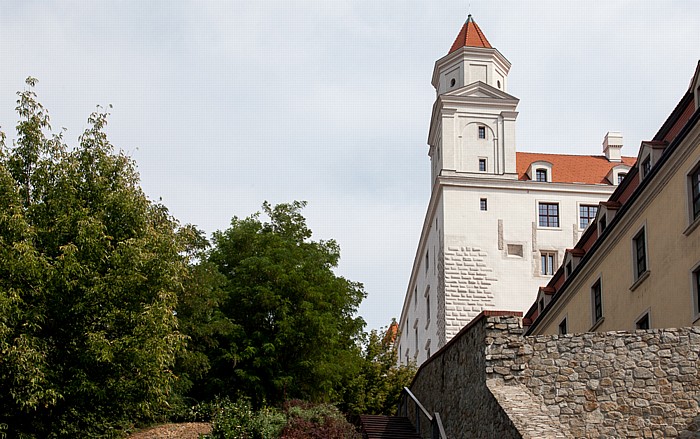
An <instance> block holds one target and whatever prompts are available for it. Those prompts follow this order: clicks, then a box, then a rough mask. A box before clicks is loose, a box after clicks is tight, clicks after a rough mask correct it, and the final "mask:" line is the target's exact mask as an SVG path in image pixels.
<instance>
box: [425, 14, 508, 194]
mask: <svg viewBox="0 0 700 439" xmlns="http://www.w3.org/2000/svg"><path fill="white" fill-rule="evenodd" d="M509 71H510V62H509V61H508V60H507V59H506V58H505V57H504V56H503V55H502V54H501V52H499V51H498V50H497V49H495V48H493V47H492V46H491V44H490V43H489V41H488V40H487V39H486V36H485V35H484V33H483V32H482V31H481V29H480V28H479V26H478V25H477V24H476V22H475V21H474V19H473V18H472V16H471V15H470V16H469V18H468V19H467V21H466V23H464V26H462V29H461V30H460V32H459V35H457V38H456V39H455V42H454V43H453V44H452V47H451V48H450V51H449V52H448V53H447V55H445V56H444V57H442V58H440V59H439V60H438V61H437V62H436V63H435V68H434V70H433V79H432V84H433V87H435V91H436V93H437V100H436V102H435V105H434V106H433V114H432V120H431V124H430V133H429V136H428V144H429V145H430V151H429V155H430V159H431V163H432V180H433V182H434V181H435V178H436V177H437V176H438V175H448V174H455V173H459V174H465V173H466V174H489V175H499V176H502V177H505V178H515V177H516V172H515V119H516V117H517V115H518V113H517V112H516V111H515V108H516V107H517V105H518V99H517V98H515V97H513V96H511V95H509V94H508V93H506V89H507V84H508V72H509Z"/></svg>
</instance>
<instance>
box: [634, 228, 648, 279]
mask: <svg viewBox="0 0 700 439" xmlns="http://www.w3.org/2000/svg"><path fill="white" fill-rule="evenodd" d="M632 241H633V244H634V245H633V247H634V280H637V279H639V276H641V275H643V274H644V273H645V272H646V271H647V248H646V247H647V246H646V237H645V234H644V228H642V230H640V231H639V233H637V235H636V236H635V237H634V239H633V240H632Z"/></svg>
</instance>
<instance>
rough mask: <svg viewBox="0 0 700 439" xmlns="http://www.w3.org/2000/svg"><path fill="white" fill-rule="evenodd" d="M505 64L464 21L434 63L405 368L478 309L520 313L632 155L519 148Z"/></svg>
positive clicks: (404, 327) (406, 309) (402, 341)
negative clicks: (426, 176)
mask: <svg viewBox="0 0 700 439" xmlns="http://www.w3.org/2000/svg"><path fill="white" fill-rule="evenodd" d="M510 67H511V65H510V62H509V61H508V60H507V59H506V58H505V57H504V56H503V54H501V52H499V51H498V50H497V49H496V48H494V47H493V46H492V45H491V43H490V42H489V40H488V39H487V38H486V35H485V34H484V33H483V32H482V31H481V29H480V28H479V26H478V25H477V24H476V22H475V21H474V19H473V18H472V17H471V16H469V18H468V19H467V21H466V22H465V23H464V25H463V26H462V28H461V30H460V31H459V34H458V36H457V38H456V40H455V41H454V43H453V44H452V46H451V47H450V50H449V51H448V53H447V55H445V56H443V57H442V58H440V59H439V60H437V61H436V63H435V68H434V70H433V76H432V85H433V87H434V88H435V91H436V99H435V103H434V105H433V111H432V115H431V121H430V130H429V134H428V145H429V150H428V155H429V157H430V164H431V188H432V191H431V197H430V201H429V204H428V207H427V211H426V216H425V220H424V223H423V229H422V232H421V236H420V240H419V242H418V248H417V250H416V255H415V259H414V262H413V268H412V271H411V277H410V278H409V281H408V288H407V291H406V296H405V299H404V303H403V308H402V311H401V318H400V320H399V338H398V347H399V356H400V361H401V362H402V363H407V362H410V361H416V362H417V363H418V364H421V363H422V362H424V361H425V360H426V359H427V358H429V357H430V355H431V354H432V353H434V352H436V351H437V350H438V349H439V348H441V347H442V346H444V345H445V343H446V342H447V341H449V340H450V339H451V338H452V337H453V336H454V335H456V334H457V333H458V332H459V331H460V330H461V329H462V328H463V327H464V326H465V325H466V324H468V323H469V322H470V321H471V320H472V319H473V318H474V317H476V316H477V315H479V313H480V312H481V311H483V310H487V309H491V310H494V309H496V310H508V311H525V310H526V309H527V308H528V307H529V306H530V305H531V304H532V303H533V302H534V300H535V298H536V295H537V291H538V288H539V287H540V286H542V285H546V284H547V283H548V282H549V280H550V279H551V277H552V273H553V272H554V271H555V270H556V268H557V267H558V266H559V265H560V264H561V262H562V261H564V258H565V254H566V249H567V248H571V247H573V245H574V244H575V243H576V242H577V241H578V238H579V237H580V236H581V234H582V233H583V231H584V230H585V229H586V227H587V224H588V223H589V222H590V220H591V218H593V217H595V213H596V212H597V209H598V203H599V202H601V201H604V200H606V199H607V198H608V197H609V196H610V194H611V193H612V192H613V190H614V189H615V185H616V179H615V178H611V177H610V175H611V174H610V172H611V170H612V169H613V168H615V169H618V168H620V169H622V167H624V166H628V165H629V163H630V160H632V162H633V160H634V158H629V157H622V156H621V155H619V161H609V160H608V159H606V156H574V155H561V154H542V153H523V152H516V144H515V122H516V118H517V116H518V113H517V111H516V109H517V106H518V102H519V101H518V99H517V98H515V97H514V96H511V95H510V94H508V93H507V88H508V73H509V71H510ZM609 140H610V139H609ZM608 143H610V144H611V145H613V147H614V148H608V150H607V153H608V154H610V153H611V152H614V153H615V156H614V158H615V159H616V160H617V159H618V153H619V148H618V146H619V145H618V143H619V142H618V143H614V142H608ZM613 143H614V144H613ZM613 149H614V151H613Z"/></svg>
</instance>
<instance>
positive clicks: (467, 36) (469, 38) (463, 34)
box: [447, 14, 492, 54]
mask: <svg viewBox="0 0 700 439" xmlns="http://www.w3.org/2000/svg"><path fill="white" fill-rule="evenodd" d="M462 47H485V48H488V49H491V48H492V47H491V44H490V43H489V40H487V39H486V36H485V35H484V33H483V32H482V31H481V29H480V28H479V25H478V24H476V22H475V21H474V18H473V17H472V14H469V16H468V17H467V21H466V22H465V23H464V26H462V29H461V30H460V31H459V35H457V38H456V39H455V42H454V43H453V44H452V47H450V51H449V52H447V53H448V54H449V53H452V52H454V51H455V50H458V49H460V48H462Z"/></svg>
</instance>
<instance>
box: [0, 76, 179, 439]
mask: <svg viewBox="0 0 700 439" xmlns="http://www.w3.org/2000/svg"><path fill="white" fill-rule="evenodd" d="M35 83H36V81H35V80H34V79H32V78H29V79H28V80H27V84H28V86H29V88H28V89H27V90H25V91H24V92H20V93H18V95H19V99H18V101H17V103H18V106H17V111H18V113H19V116H20V122H19V123H18V125H17V140H16V142H15V143H14V146H13V147H11V148H7V147H6V146H5V145H4V142H3V144H2V156H1V157H0V423H5V424H7V425H8V426H9V428H11V430H10V433H11V435H28V436H38V437H49V436H52V437H76V436H99V435H103V434H105V435H106V434H109V432H110V431H114V429H119V428H121V427H123V426H124V425H126V424H128V423H129V422H130V421H133V420H139V419H149V418H152V417H153V416H155V415H157V414H158V413H159V411H160V410H162V404H163V403H164V402H165V401H166V400H167V398H168V396H169V393H170V391H171V387H172V384H173V381H174V379H175V377H174V375H173V373H172V365H173V362H174V358H175V354H176V352H177V351H178V350H179V349H180V347H181V346H182V336H181V335H180V334H179V333H178V332H177V322H176V317H175V316H174V308H175V304H176V291H177V290H178V288H181V284H182V278H183V275H184V273H185V271H184V270H185V263H184V261H183V257H182V256H181V254H180V252H181V251H182V250H183V247H182V245H181V240H180V239H179V237H178V235H177V233H176V231H177V223H176V222H175V220H174V219H173V218H172V217H171V216H170V215H169V214H168V211H167V209H166V208H165V207H164V206H162V205H160V204H156V203H152V202H151V201H149V200H148V199H147V197H146V196H145V195H144V194H143V192H142V191H141V189H140V187H139V178H138V174H137V172H136V170H135V165H134V163H133V161H132V160H131V159H129V158H128V157H126V156H125V155H124V154H122V153H115V152H114V148H113V147H112V145H111V144H110V143H109V141H108V140H107V136H106V134H105V133H104V127H105V125H106V123H107V114H106V113H104V112H101V111H98V112H95V113H93V114H92V115H91V116H90V118H89V119H88V122H89V125H90V126H89V128H88V129H87V130H86V131H85V132H84V134H83V135H82V136H80V138H79V145H78V146H77V147H76V148H74V149H72V150H69V149H68V148H67V147H66V145H65V144H64V143H63V139H62V136H61V135H54V136H51V137H46V135H45V134H44V132H45V131H47V130H50V124H49V117H48V114H47V112H46V111H45V109H44V108H43V107H42V106H41V104H39V103H38V102H37V99H36V95H35V93H34V91H33V87H34V85H35ZM1 138H2V139H4V135H3V136H2V137H1Z"/></svg>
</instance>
